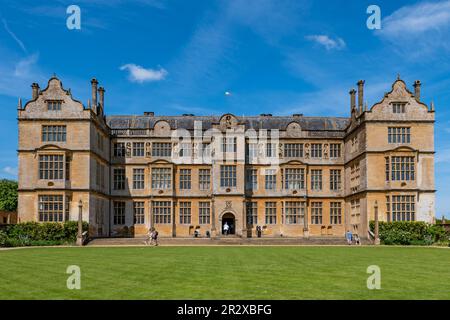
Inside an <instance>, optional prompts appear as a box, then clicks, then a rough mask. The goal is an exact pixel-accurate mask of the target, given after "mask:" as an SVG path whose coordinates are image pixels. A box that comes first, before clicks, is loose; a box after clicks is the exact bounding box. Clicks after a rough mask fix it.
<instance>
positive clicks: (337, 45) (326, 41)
mask: <svg viewBox="0 0 450 320" xmlns="http://www.w3.org/2000/svg"><path fill="white" fill-rule="evenodd" d="M306 39H308V40H311V41H314V42H316V43H318V44H320V45H322V46H324V47H325V49H327V50H341V49H344V48H345V42H344V40H342V39H341V38H336V39H332V38H330V37H329V36H327V35H324V34H317V35H310V36H306Z"/></svg>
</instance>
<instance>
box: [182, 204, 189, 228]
mask: <svg viewBox="0 0 450 320" xmlns="http://www.w3.org/2000/svg"><path fill="white" fill-rule="evenodd" d="M190 223H191V203H190V202H180V224H190Z"/></svg>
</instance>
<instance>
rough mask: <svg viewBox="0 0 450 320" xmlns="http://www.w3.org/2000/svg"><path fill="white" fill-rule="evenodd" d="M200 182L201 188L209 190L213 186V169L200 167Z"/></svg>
mask: <svg viewBox="0 0 450 320" xmlns="http://www.w3.org/2000/svg"><path fill="white" fill-rule="evenodd" d="M198 183H199V189H200V190H209V189H210V188H211V170H210V169H200V170H199V171H198Z"/></svg>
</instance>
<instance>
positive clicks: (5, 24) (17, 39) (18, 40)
mask: <svg viewBox="0 0 450 320" xmlns="http://www.w3.org/2000/svg"><path fill="white" fill-rule="evenodd" d="M2 22H3V26H4V27H5V30H6V32H7V33H8V34H9V35H10V36H11V37H12V38H13V39H14V41H16V42H17V44H18V45H19V47H20V48H22V50H23V52H25V53H27V48H25V45H24V44H23V42H22V40H20V39H19V38H18V37H17V36H16V34H15V33H14V32H12V31H11V29H9V27H8V23H7V22H6V20H5V19H2Z"/></svg>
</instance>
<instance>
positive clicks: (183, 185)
mask: <svg viewBox="0 0 450 320" xmlns="http://www.w3.org/2000/svg"><path fill="white" fill-rule="evenodd" d="M180 189H184V190H189V189H191V169H180Z"/></svg>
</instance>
